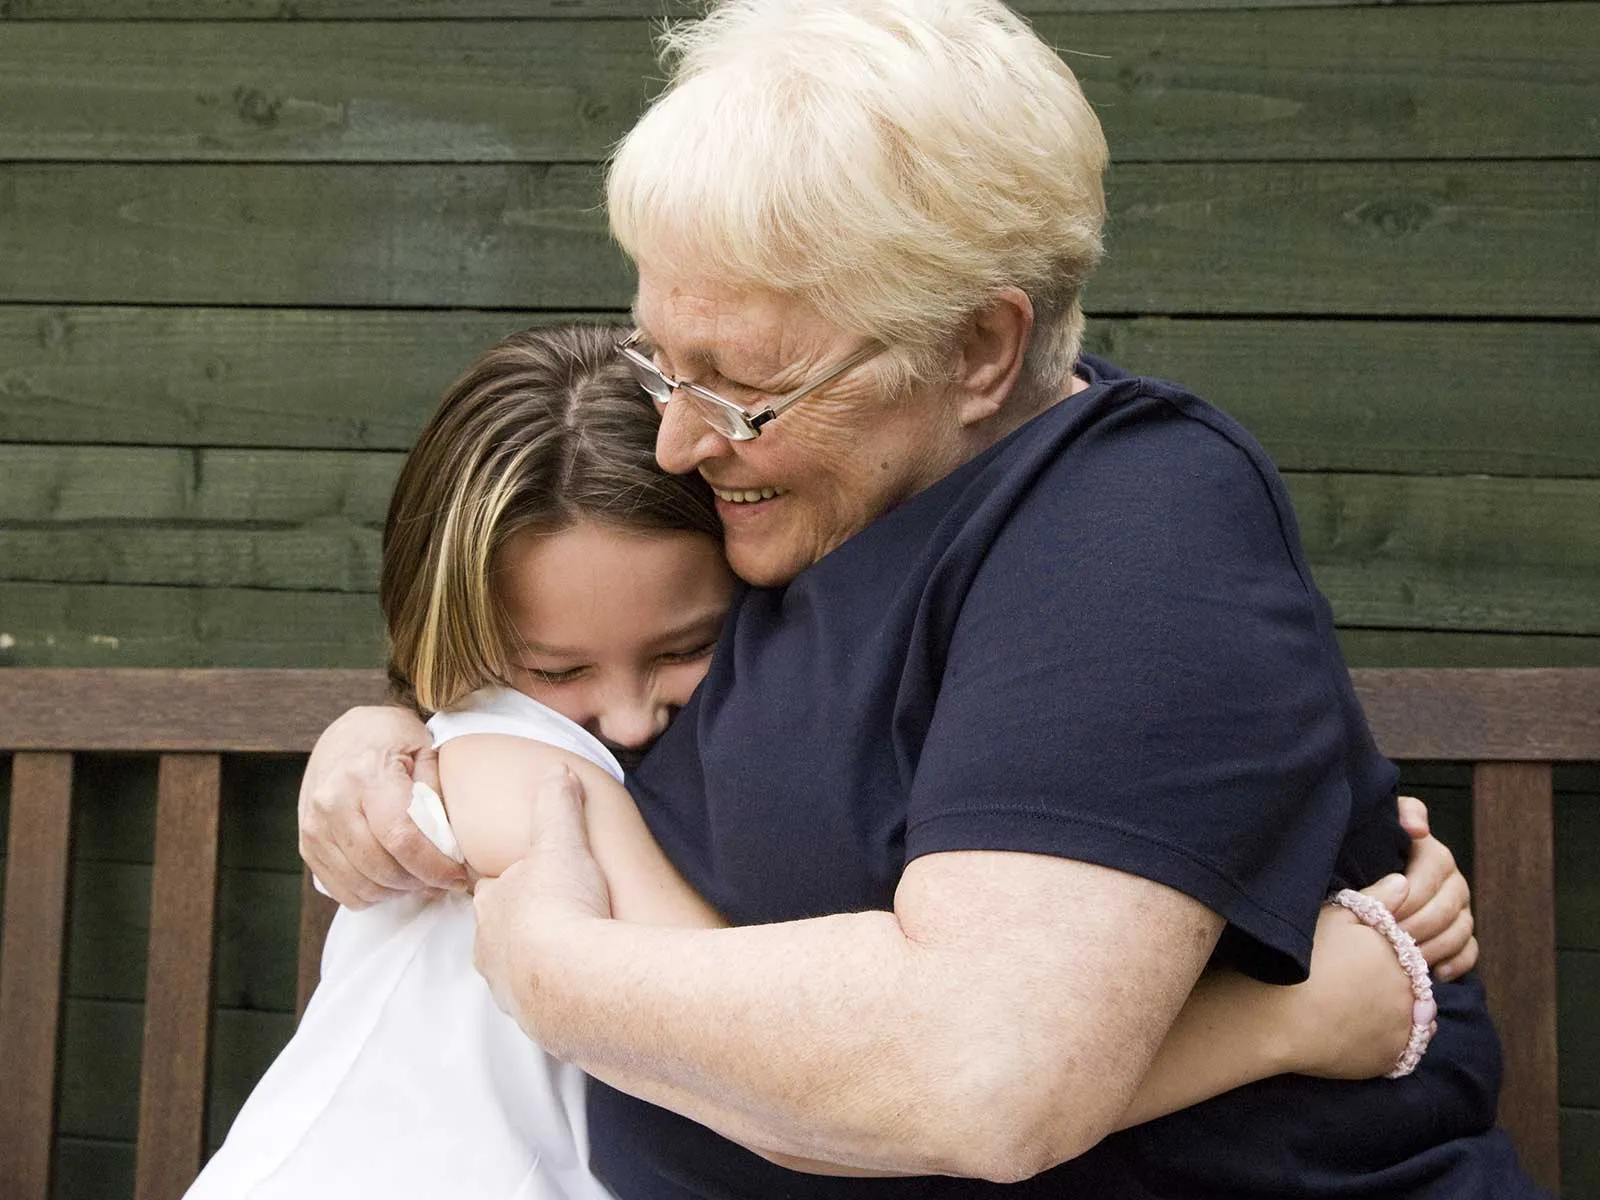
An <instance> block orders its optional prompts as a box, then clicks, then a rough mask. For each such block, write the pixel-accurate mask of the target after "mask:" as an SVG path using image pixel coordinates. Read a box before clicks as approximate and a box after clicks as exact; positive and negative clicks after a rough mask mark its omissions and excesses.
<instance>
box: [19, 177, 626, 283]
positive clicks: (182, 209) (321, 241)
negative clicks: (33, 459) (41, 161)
mask: <svg viewBox="0 0 1600 1200" xmlns="http://www.w3.org/2000/svg"><path fill="white" fill-rule="evenodd" d="M598 195H599V180H598V172H597V169H596V168H593V167H587V166H560V165H557V166H545V165H535V166H488V167H486V166H462V167H439V166H381V167H380V166H303V167H283V166H271V167H248V166H224V167H210V166H108V165H84V166H76V165H25V166H24V165H13V166H7V167H0V260H3V261H5V262H6V263H7V265H8V270H7V271H6V273H5V275H4V276H3V277H0V299H11V300H27V301H32V300H45V301H68V302H82V301H86V300H88V301H95V300H103V301H119V302H120V301H131V302H140V301H158V302H178V303H209V302H218V303H224V304H233V303H247V304H249V303H263V304H322V303H332V304H402V305H426V306H430V307H431V306H439V305H460V306H469V307H470V306H491V307H492V306H502V305H507V304H510V305H514V306H518V307H529V306H532V307H558V308H572V307H575V306H576V307H583V306H590V305H593V306H599V307H621V306H624V305H625V304H626V303H627V298H628V296H629V294H630V293H631V291H632V282H631V275H630V272H629V271H628V269H627V267H626V265H625V264H624V263H623V261H622V257H621V255H620V254H619V253H618V252H617V251H616V250H615V249H614V248H613V247H612V246H611V245H610V244H609V242H608V239H607V235H606V231H605V222H604V219H603V217H602V216H601V214H600V212H599V211H598V209H597V208H596V205H597V203H598ZM86 243H87V250H88V252H86ZM297 297H298V298H297Z"/></svg>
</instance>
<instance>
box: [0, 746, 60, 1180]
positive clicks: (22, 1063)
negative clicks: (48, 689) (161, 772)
mask: <svg viewBox="0 0 1600 1200" xmlns="http://www.w3.org/2000/svg"><path fill="white" fill-rule="evenodd" d="M71 841H72V756H71V755H68V754H19V755H17V756H16V758H15V760H14V761H13V762H12V766H11V832H10V836H9V837H8V838H7V845H6V860H7V865H6V897H5V925H4V930H5V932H4V942H3V944H0V1196H4V1197H6V1198H7V1200H47V1197H48V1196H49V1195H50V1156H51V1151H52V1147H51V1144H50V1142H51V1137H50V1135H51V1131H52V1129H53V1127H54V1122H55V1105H56V1030H57V1027H58V1025H59V1024H60V1019H61V980H62V972H61V966H62V958H63V954H62V951H63V947H64V943H65V938H66V912H67V871H68V853H69V849H70V846H71Z"/></svg>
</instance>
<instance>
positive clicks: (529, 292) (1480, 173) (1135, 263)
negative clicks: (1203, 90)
mask: <svg viewBox="0 0 1600 1200" xmlns="http://www.w3.org/2000/svg"><path fill="white" fill-rule="evenodd" d="M598 186H599V184H598V177H597V175H596V172H595V170H594V169H593V168H588V167H582V166H562V165H555V166H546V165H536V166H455V167H441V166H389V167H375V166H320V165H306V166H188V165H155V166H144V165H140V166H128V165H104V164H98V165H71V164H14V165H10V166H4V167H0V261H4V262H6V263H7V267H8V270H7V272H6V273H5V275H4V276H3V277H0V300H12V301H21V302H25V303H71V304H78V303H86V302H88V303H97V302H118V303H135V304H136V303H151V302H159V303H176V304H211V303H219V304H241V303H242V304H280V305H292V306H303V305H323V304H330V305H376V306H402V307H440V306H445V307H513V308H528V307H533V308H561V309H571V308H591V307H592V308H619V307H623V306H625V305H626V304H627V302H628V300H629V296H630V293H631V290H632V287H631V275H630V272H629V270H628V268H627V266H626V265H625V264H624V263H623V261H622V259H621V256H620V254H619V252H618V251H617V250H616V249H615V248H614V247H613V246H611V245H610V243H609V242H608V240H607V237H606V233H605V227H604V221H603V217H602V215H601V213H600V211H599V208H598ZM1111 204H1112V214H1113V216H1112V222H1111V230H1110V241H1109V257H1108V260H1107V263H1106V265H1105V267H1104V268H1103V269H1102V272H1101V273H1100V274H1099V275H1098V276H1097V277H1096V279H1095V281H1094V282H1093V283H1092V285H1091V288H1090V291H1089V296H1088V299H1089V304H1090V307H1091V309H1092V310H1095V311H1099V312H1103V313H1114V314H1133V313H1163V314H1168V315H1173V314H1180V313H1184V314H1203V313H1244V314H1248V313H1270V314H1274V315H1282V314H1290V313H1304V314H1311V313H1328V314H1340V313H1344V314H1366V315H1377V314H1387V315H1435V314H1445V315H1482V316H1495V315H1502V316H1514V315H1526V316H1535V317H1538V316H1544V317H1549V316H1587V315H1595V314H1596V312H1597V311H1600V309H1597V305H1600V293H1597V290H1596V289H1595V288H1594V286H1593V280H1594V278H1595V276H1596V274H1597V271H1600V263H1597V259H1596V254H1597V250H1596V244H1595V240H1594V237H1593V214H1594V212H1595V210H1596V208H1597V206H1600V163H1596V162H1552V163H1540V164H1537V165H1531V166H1530V165H1526V164H1518V163H1493V162H1484V163H1392V164H1385V163H1235V164H1216V165H1205V164H1200V165H1138V164H1135V165H1131V166H1123V167H1118V168H1115V169H1114V170H1113V172H1112V178H1111Z"/></svg>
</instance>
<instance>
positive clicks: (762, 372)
mask: <svg viewBox="0 0 1600 1200" xmlns="http://www.w3.org/2000/svg"><path fill="white" fill-rule="evenodd" d="M634 315H635V318H636V319H637V321H638V324H639V328H640V329H641V331H642V332H643V333H644V335H645V338H646V340H647V341H648V343H649V347H650V349H651V350H652V351H653V353H654V355H655V360H656V363H657V365H659V366H660V367H661V368H662V369H663V370H664V371H666V372H667V374H669V375H672V376H674V377H676V378H679V379H684V380H688V381H691V382H694V383H698V384H701V385H703V386H705V387H708V388H710V389H711V390H712V391H714V392H717V393H718V394H719V395H721V396H723V397H724V398H726V399H728V400H731V401H733V402H735V403H737V404H739V405H742V406H743V407H745V408H746V409H748V410H751V411H754V410H756V409H759V408H760V407H762V406H763V405H764V404H766V403H768V402H770V401H772V400H774V399H777V398H779V397H781V396H783V395H784V394H786V393H788V392H791V391H793V390H795V389H796V388H799V387H803V386H805V385H806V384H807V383H808V382H809V381H811V380H813V379H815V378H817V377H818V376H820V375H823V374H825V373H826V372H827V371H828V370H829V369H830V368H831V367H833V366H834V365H836V364H837V363H839V362H841V361H842V360H844V359H845V358H847V357H848V356H849V355H851V354H854V353H855V352H856V351H858V350H860V349H861V348H862V346H863V344H864V343H863V339H861V338H859V337H851V336H849V335H847V334H843V333H841V332H839V331H838V330H837V329H834V328H832V327H831V326H830V325H829V324H828V323H827V322H826V321H824V320H823V318H822V317H821V316H820V315H819V314H818V313H817V312H816V311H815V310H814V309H813V308H811V307H810V306H808V305H806V304H803V303H801V302H800V301H798V300H795V299H793V298H791V297H787V296H783V295H779V294H776V293H772V292H763V291H759V290H746V289H738V288H733V287H730V286H728V285H726V284H723V283H720V282H718V281H716V280H712V279H709V278H701V277H696V276H694V275H692V274H687V273H683V272H679V271H668V270H663V269H659V268H654V267H651V266H648V265H646V264H642V263H641V264H640V270H639V295H638V300H637V303H636V305H635V309H634ZM879 367H881V363H880V362H878V361H876V360H874V361H871V362H867V363H864V364H862V365H861V366H859V367H856V368H854V369H852V370H850V371H847V372H845V374H843V375H842V376H840V377H839V378H838V379H836V380H834V381H833V382H831V383H829V384H827V385H826V386H824V387H823V388H821V389H819V390H818V391H817V392H816V393H815V394H813V395H810V396H807V397H806V398H805V399H804V400H801V401H800V402H799V403H798V404H796V405H795V407H793V408H792V409H789V410H788V411H787V412H785V413H784V414H783V415H782V416H781V417H779V418H778V419H777V420H775V421H772V422H770V423H769V424H767V425H766V426H765V427H764V428H763V429H762V431H761V436H760V437H758V438H756V439H754V440H752V441H746V442H732V441H729V440H728V439H726V438H724V437H722V436H720V435H719V434H717V433H715V432H713V431H712V430H711V428H710V427H709V426H707V425H706V424H705V423H704V422H703V421H701V419H700V418H699V417H698V416H696V415H695V413H694V411H693V409H692V408H690V406H689V405H687V404H681V403H668V404H665V405H661V406H660V408H661V410H662V419H661V432H660V434H659V436H658V438H657V441H656V458H657V459H658V461H659V462H660V464H661V467H662V469H663V470H667V471H671V472H674V473H678V474H682V473H686V472H689V471H699V473H700V474H701V476H703V477H704V478H705V480H706V482H707V483H709V484H710V485H711V487H712V488H713V490H714V491H715V492H716V494H717V513H718V515H719V516H720V517H721V518H722V523H723V528H724V545H725V547H726V550H727V556H728V562H729V564H730V565H731V566H732V567H733V569H734V571H735V572H737V573H738V574H739V576H740V577H741V578H743V579H745V580H747V581H748V582H750V583H752V584H756V585H757V586H762V587H772V586H777V585H780V584H783V583H787V582H788V581H789V580H791V579H793V578H794V577H795V576H796V575H798V574H799V573H800V572H801V571H803V570H805V568H806V567H808V566H810V565H811V564H812V563H814V562H816V561H817V560H818V559H820V558H822V557H823V556H824V555H826V554H827V553H828V552H829V551H831V550H833V549H834V548H835V547H836V546H838V545H840V544H841V543H842V542H844V541H845V540H847V539H848V538H850V537H851V536H853V535H854V534H856V533H859V532H860V531H861V530H862V529H864V528H866V526H867V525H869V524H870V523H871V522H872V521H873V520H874V519H876V518H877V517H879V516H881V515H882V514H883V513H885V512H887V511H888V510H889V509H891V508H893V507H894V506H895V505H897V504H899V503H901V502H902V501H904V500H905V499H907V498H908V497H909V496H911V495H913V494H915V493H916V492H918V491H920V490H921V489H922V488H924V487H927V486H928V485H929V484H930V483H933V482H934V481H936V480H938V479H940V478H942V477H943V476H945V475H946V474H948V473H949V472H950V471H952V470H954V469H955V467H956V466H957V465H959V464H960V462H961V461H962V458H963V457H964V450H963V446H962V442H961V437H960V433H961V431H960V426H959V423H958V422H957V421H956V419H955V416H954V413H953V410H952V407H951V405H950V404H949V403H948V401H947V400H946V397H945V396H944V395H943V394H942V392H941V391H940V390H939V389H937V388H919V389H915V390H913V391H911V392H910V393H908V394H905V395H902V396H892V397H891V396H887V395H884V394H883V392H882V390H881V384H880V379H881V373H880V371H879V370H875V368H879Z"/></svg>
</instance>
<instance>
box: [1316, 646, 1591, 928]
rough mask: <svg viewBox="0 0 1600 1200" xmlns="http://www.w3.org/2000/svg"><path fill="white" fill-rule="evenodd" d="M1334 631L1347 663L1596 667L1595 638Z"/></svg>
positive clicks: (1417, 665)
mask: <svg viewBox="0 0 1600 1200" xmlns="http://www.w3.org/2000/svg"><path fill="white" fill-rule="evenodd" d="M1338 635H1339V645H1340V647H1341V648H1342V649H1343V651H1344V659H1345V662H1347V663H1348V664H1349V665H1350V666H1351V667H1600V638H1595V637H1560V636H1555V635H1551V634H1539V633H1449V632H1440V631H1437V630H1431V629H1341V630H1338ZM1595 844H1596V845H1600V842H1596V843H1595ZM1596 928H1600V923H1597V925H1596Z"/></svg>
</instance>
